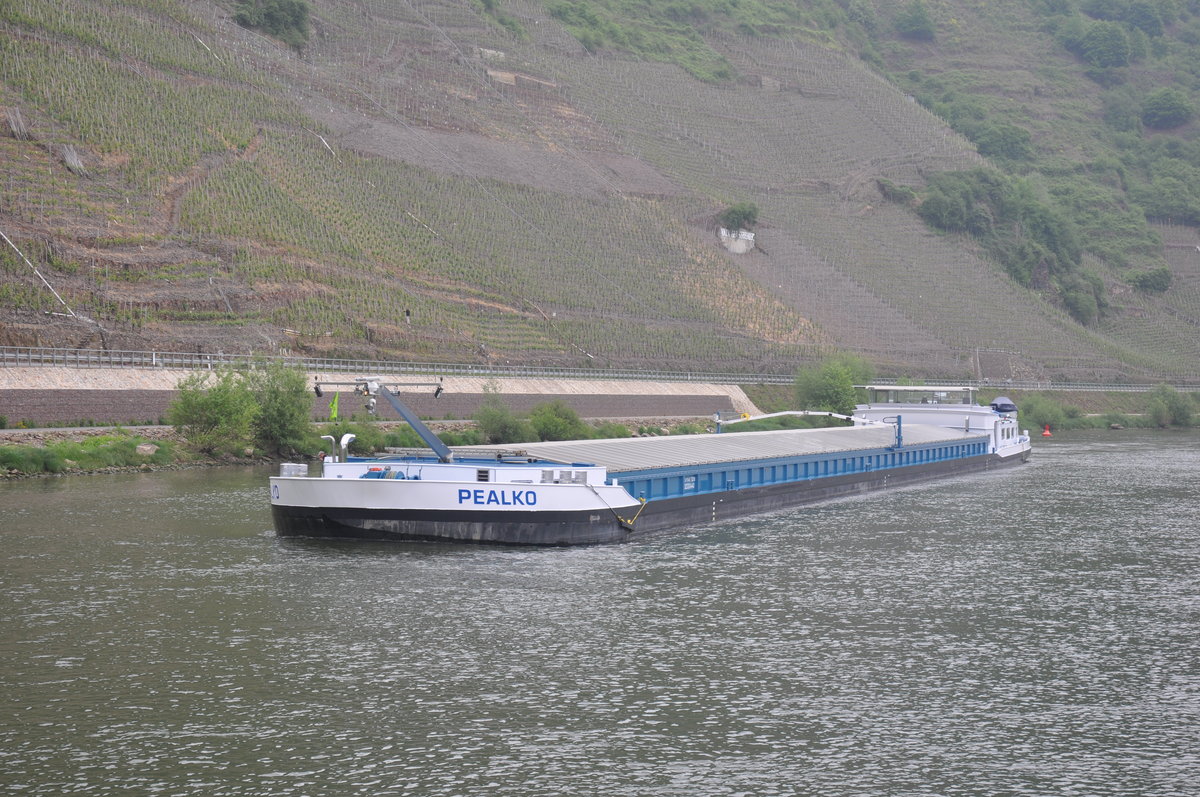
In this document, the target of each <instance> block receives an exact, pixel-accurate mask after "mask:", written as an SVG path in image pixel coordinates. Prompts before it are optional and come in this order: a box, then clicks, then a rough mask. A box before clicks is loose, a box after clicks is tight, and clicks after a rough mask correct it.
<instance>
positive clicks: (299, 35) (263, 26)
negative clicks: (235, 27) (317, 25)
mask: <svg viewBox="0 0 1200 797" xmlns="http://www.w3.org/2000/svg"><path fill="white" fill-rule="evenodd" d="M310 13H311V9H310V8H309V5H308V2H307V0H243V2H241V3H239V4H238V8H237V11H235V12H234V15H233V21H234V22H236V23H237V24H239V25H241V26H242V27H243V28H253V29H255V30H261V31H262V32H263V33H266V34H268V35H270V36H274V37H275V38H277V39H279V40H280V41H282V42H284V43H285V44H288V45H290V46H291V47H292V48H294V49H296V50H299V49H301V48H302V47H304V45H305V43H306V42H308V19H309V14H310Z"/></svg>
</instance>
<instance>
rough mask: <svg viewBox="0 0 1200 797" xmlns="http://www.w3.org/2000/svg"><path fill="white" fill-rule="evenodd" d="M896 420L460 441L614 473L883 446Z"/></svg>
mask: <svg viewBox="0 0 1200 797" xmlns="http://www.w3.org/2000/svg"><path fill="white" fill-rule="evenodd" d="M903 435H904V444H905V445H906V446H907V445H926V444H931V443H955V442H960V441H963V440H971V439H978V438H979V437H980V436H981V435H980V434H979V433H978V432H975V433H971V434H968V433H965V432H962V431H960V430H955V429H947V428H943V427H938V426H929V425H921V424H904V427H903ZM895 442H896V432H895V427H893V426H838V427H830V428H825V429H781V430H776V431H769V432H724V433H722V434H703V435H672V436H665V437H636V438H611V439H602V440H571V441H564V442H543V443H520V444H514V445H511V446H486V445H484V446H454V447H452V450H453V452H454V454H455V456H456V457H464V458H465V457H496V456H504V457H512V456H521V457H524V456H528V457H532V458H536V459H538V460H542V461H545V462H555V463H560V464H573V465H584V464H586V465H602V466H604V467H606V468H607V469H608V473H609V475H616V474H621V473H627V472H631V471H645V470H654V469H661V468H680V467H691V466H700V465H715V464H724V463H733V462H750V461H761V460H769V459H777V458H785V457H799V456H809V455H816V454H837V453H841V452H850V451H863V450H870V449H883V448H887V447H889V446H892V445H894V444H895Z"/></svg>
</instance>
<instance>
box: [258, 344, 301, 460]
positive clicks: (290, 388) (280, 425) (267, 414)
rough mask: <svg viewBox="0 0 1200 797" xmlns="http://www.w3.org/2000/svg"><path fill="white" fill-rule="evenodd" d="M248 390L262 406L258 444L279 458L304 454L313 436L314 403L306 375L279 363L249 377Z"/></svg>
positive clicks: (259, 367)
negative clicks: (293, 454) (297, 453)
mask: <svg viewBox="0 0 1200 797" xmlns="http://www.w3.org/2000/svg"><path fill="white" fill-rule="evenodd" d="M246 386H247V388H248V389H249V391H250V393H251V395H252V396H253V397H254V401H255V402H256V403H257V405H258V412H257V413H256V414H255V416H254V421H253V424H252V429H253V432H254V441H255V443H256V444H257V445H258V446H259V447H261V448H263V449H265V450H267V451H270V452H273V453H276V454H287V453H291V452H299V451H301V450H303V448H304V446H305V442H306V441H307V440H309V439H310V438H311V436H312V402H313V394H312V393H311V392H309V388H308V381H307V376H306V374H305V372H304V371H303V370H302V369H300V368H289V367H288V366H285V365H283V364H282V363H278V362H276V363H270V364H260V365H258V366H257V367H256V368H255V369H254V370H253V371H251V372H250V373H249V374H248V375H247V378H246Z"/></svg>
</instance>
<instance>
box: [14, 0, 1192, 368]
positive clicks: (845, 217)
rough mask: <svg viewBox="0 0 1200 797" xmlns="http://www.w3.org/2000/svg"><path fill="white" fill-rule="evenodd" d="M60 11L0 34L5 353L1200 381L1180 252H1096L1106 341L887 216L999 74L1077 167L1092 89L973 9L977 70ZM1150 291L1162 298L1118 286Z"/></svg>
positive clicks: (552, 13)
mask: <svg viewBox="0 0 1200 797" xmlns="http://www.w3.org/2000/svg"><path fill="white" fill-rule="evenodd" d="M581 5H582V4H575V6H581ZM818 5H820V4H818ZM849 5H850V6H851V7H853V6H856V5H859V6H861V5H862V4H861V3H850V4H849ZM876 5H878V6H879V7H880V8H879V9H877V13H878V14H879V15H880V18H881V19H883V18H885V17H887V15H888V13H893V14H894V13H897V12H898V9H891V10H890V12H889V10H888V9H886V8H884V3H882V2H880V3H877V4H876ZM954 5H955V7H956V8H957V4H954ZM988 5H989V6H990V5H993V4H988ZM72 6H73V9H72V13H71V14H70V15H69V16H64V15H63V14H62V13H61V3H57V2H51V0H18V1H17V2H14V3H10V4H7V5H6V6H4V7H3V8H0V109H3V112H4V116H5V118H4V119H2V120H0V133H4V134H5V135H2V136H0V174H2V175H3V181H2V182H0V231H2V232H4V233H5V234H7V235H8V236H9V238H11V239H12V241H13V243H15V244H16V246H17V247H18V248H19V249H20V251H21V252H22V253H23V254H24V255H25V256H26V257H27V258H28V262H25V260H24V259H22V258H21V257H19V256H18V255H17V254H16V252H15V251H14V250H13V249H10V248H8V247H7V246H5V247H4V249H3V251H0V269H2V273H3V275H4V276H3V279H4V282H3V284H2V285H0V345H34V344H36V345H53V346H67V347H79V346H97V347H99V346H106V347H108V348H137V349H145V348H155V349H175V350H205V351H218V350H222V351H227V352H228V351H256V352H278V351H288V352H292V353H301V354H304V353H311V354H329V355H338V356H369V357H389V358H398V359H422V360H439V361H444V360H453V361H466V362H476V361H477V362H499V363H505V362H512V363H518V362H519V363H547V364H551V363H556V364H572V365H585V364H586V365H594V366H597V367H608V366H634V367H643V368H687V369H693V370H695V369H704V370H744V371H762V370H769V371H783V372H786V371H790V370H791V369H793V368H795V366H796V365H797V364H798V363H799V362H802V361H805V360H811V359H813V358H816V357H821V356H824V355H826V354H828V353H830V352H833V351H838V350H845V351H852V352H856V353H859V354H862V355H864V356H866V357H868V358H870V359H872V360H873V361H875V362H877V363H878V364H879V366H880V367H881V368H882V369H884V370H887V371H889V372H895V373H898V374H909V375H928V376H940V377H965V376H986V377H989V378H994V379H1004V378H1028V377H1037V378H1048V377H1054V378H1070V379H1150V378H1172V379H1184V378H1194V377H1196V375H1197V374H1200V344H1198V342H1197V336H1196V335H1195V334H1194V333H1195V328H1196V324H1197V323H1200V295H1198V291H1200V283H1198V282H1197V280H1198V279H1200V277H1198V276H1197V274H1198V273H1200V272H1198V269H1200V250H1196V255H1197V257H1196V259H1194V260H1193V259H1191V258H1190V257H1189V256H1188V255H1187V251H1189V250H1188V249H1187V248H1186V247H1187V245H1188V244H1189V243H1190V242H1191V241H1192V240H1196V239H1195V233H1194V230H1193V229H1192V228H1191V227H1184V228H1180V227H1174V228H1165V227H1164V228H1162V230H1163V234H1164V235H1166V236H1167V238H1168V243H1167V245H1166V247H1165V248H1164V247H1163V246H1162V245H1161V244H1160V243H1159V242H1158V240H1157V236H1156V235H1155V234H1154V232H1153V231H1150V236H1151V237H1152V238H1154V239H1155V240H1153V241H1152V242H1151V244H1149V245H1148V246H1146V247H1145V251H1142V252H1132V253H1131V250H1130V249H1129V248H1128V247H1127V246H1126V248H1125V249H1124V250H1122V251H1123V255H1122V259H1121V260H1120V262H1117V260H1116V259H1114V258H1111V257H1110V258H1109V259H1107V260H1106V259H1105V258H1106V257H1108V255H1107V254H1106V253H1105V252H1099V253H1094V252H1090V250H1089V253H1086V254H1085V260H1086V262H1087V263H1088V264H1090V268H1091V269H1092V271H1093V273H1095V274H1097V275H1099V279H1100V280H1101V281H1103V282H1104V283H1105V284H1106V285H1107V286H1108V290H1107V293H1106V296H1107V303H1108V308H1107V309H1106V312H1105V313H1104V314H1103V315H1101V316H1099V317H1097V318H1096V319H1094V320H1092V321H1090V322H1089V323H1088V324H1086V325H1084V324H1080V323H1078V322H1077V321H1076V320H1075V319H1073V318H1072V317H1071V316H1070V315H1069V314H1068V312H1067V309H1069V308H1068V307H1067V305H1066V304H1065V303H1064V302H1063V300H1062V295H1061V293H1060V292H1059V289H1058V288H1057V287H1056V285H1055V284H1051V283H1047V284H1045V285H1041V286H1038V285H1034V286H1031V287H1033V288H1035V289H1036V290H1029V289H1027V288H1026V287H1025V286H1022V285H1021V284H1019V283H1018V282H1017V281H1014V279H1013V278H1012V277H1010V276H1009V274H1008V273H1007V272H1006V270H1005V267H1004V266H1003V264H1002V263H1000V262H998V261H997V260H996V259H995V258H994V256H993V254H992V253H991V252H990V251H989V250H988V249H987V248H986V247H985V246H983V245H982V244H981V243H980V242H978V241H977V240H975V239H974V238H972V237H970V236H967V235H962V234H946V233H937V232H934V231H932V230H930V229H929V228H928V227H926V226H925V224H924V223H923V222H922V221H921V220H920V218H919V217H918V216H917V214H916V213H915V212H914V207H913V206H912V205H905V204H902V203H896V202H890V201H887V200H885V199H884V198H883V195H882V194H881V191H880V186H881V185H883V184H885V183H884V182H881V181H886V184H895V185H900V186H909V187H912V188H913V189H915V190H917V191H920V190H921V189H922V188H923V186H924V184H925V181H926V180H927V179H928V177H929V176H930V175H932V174H936V173H938V172H945V171H953V170H962V169H971V168H975V167H978V166H986V165H988V164H989V163H990V161H988V160H987V159H985V158H983V157H981V156H980V154H979V153H978V151H977V149H978V146H979V145H978V143H972V141H970V140H968V139H967V138H966V137H964V136H963V135H960V134H959V133H957V132H955V131H954V130H952V129H951V128H950V127H948V126H947V124H946V122H945V121H944V120H943V119H942V118H939V117H937V116H934V115H933V114H932V113H930V111H929V110H927V109H926V108H925V107H923V106H922V104H920V103H918V102H916V101H914V97H915V96H916V95H918V94H920V91H919V90H918V89H920V88H921V87H924V88H926V89H929V90H930V91H933V89H932V88H930V87H931V86H932V83H930V80H931V79H932V76H935V75H940V76H941V78H940V79H942V80H947V77H946V75H947V74H949V73H950V72H951V71H952V70H958V72H962V73H964V74H965V70H966V68H967V66H968V65H974V66H975V67H976V68H980V67H981V66H982V67H986V68H987V69H988V74H994V75H1002V76H1004V82H1003V84H1000V83H999V82H998V83H997V85H996V86H995V87H994V91H992V93H991V94H990V95H988V96H992V97H994V98H996V99H995V102H996V103H1002V102H1008V103H1009V106H1004V107H1001V106H1000V105H997V110H994V111H993V113H1001V112H1003V113H1005V114H1008V117H1006V118H1010V117H1011V118H1017V116H1018V115H1019V114H1024V116H1021V117H1020V118H1022V119H1028V120H1029V127H1030V128H1031V129H1033V131H1034V141H1035V145H1036V146H1037V147H1048V148H1051V149H1053V150H1055V151H1056V152H1057V153H1059V154H1058V155H1057V157H1058V158H1059V159H1061V160H1063V161H1071V162H1075V161H1074V160H1073V159H1079V158H1082V157H1084V156H1085V155H1087V153H1084V152H1083V150H1086V149H1088V147H1089V146H1092V145H1091V144H1089V143H1088V139H1087V136H1086V135H1084V134H1082V133H1079V132H1078V131H1076V134H1075V135H1071V133H1070V129H1069V128H1068V126H1067V125H1066V123H1065V122H1063V121H1062V119H1063V118H1064V117H1067V116H1070V115H1071V114H1079V115H1083V116H1086V115H1087V114H1089V113H1098V111H1096V110H1095V108H1096V107H1098V105H1097V104H1098V103H1099V102H1100V99H1099V93H1100V92H1099V91H1095V92H1092V93H1093V94H1095V95H1096V96H1095V97H1093V98H1092V100H1093V101H1094V102H1093V101H1089V99H1088V97H1087V92H1086V91H1083V90H1082V89H1081V90H1080V91H1081V93H1080V94H1078V95H1075V94H1071V93H1070V92H1071V91H1075V90H1076V89H1077V88H1078V87H1080V86H1086V84H1087V83H1088V79H1087V78H1086V77H1084V76H1082V70H1080V69H1078V68H1077V67H1074V66H1072V56H1071V55H1070V53H1068V52H1066V51H1060V50H1056V49H1054V48H1053V47H1052V46H1051V44H1052V42H1051V44H1047V43H1046V42H1047V41H1049V40H1047V39H1046V38H1045V37H1044V36H1043V37H1041V38H1037V37H1031V36H1028V35H1026V36H1024V39H1023V38H1022V33H1023V32H1026V33H1027V31H1025V29H1024V28H1023V26H1026V27H1028V26H1034V28H1031V29H1035V27H1036V26H1035V23H1036V16H1035V15H1033V14H1032V12H1029V11H1027V10H1024V11H1020V12H1014V13H999V12H997V13H998V16H994V18H993V17H992V16H988V15H987V13H986V12H985V11H983V10H979V9H983V8H984V5H983V4H979V9H976V10H975V11H971V12H970V13H971V14H975V17H971V18H969V19H956V21H955V23H954V24H955V26H957V27H954V28H953V30H955V31H959V30H963V31H965V30H966V28H968V27H971V26H973V30H974V31H975V32H973V33H971V34H969V35H968V33H966V32H961V33H959V34H957V36H958V38H952V37H947V36H945V35H944V33H943V28H945V27H946V26H947V25H949V23H948V22H946V20H947V19H949V18H948V17H944V16H942V15H941V14H940V13H935V14H934V16H935V18H937V19H938V20H939V22H938V25H939V28H938V35H939V39H937V40H935V41H932V42H922V43H919V44H912V43H910V42H908V41H907V40H905V39H903V38H901V37H896V36H892V37H891V38H888V37H886V36H880V35H875V36H874V37H873V38H870V39H868V38H864V35H863V34H862V33H861V29H860V28H856V27H853V26H849V25H844V24H843V25H840V26H839V25H836V24H831V23H829V19H834V21H836V19H835V18H834V17H833V16H830V17H829V18H828V19H827V20H826V23H821V22H820V20H818V19H816V18H813V19H808V18H805V19H800V18H795V19H789V20H786V23H787V24H784V23H783V22H777V23H772V24H774V25H775V27H776V28H777V29H776V30H774V31H773V32H772V34H771V35H762V34H761V33H758V32H754V35H751V34H750V33H748V32H747V30H748V29H747V28H746V27H745V25H744V24H743V26H742V27H740V28H739V27H738V26H737V25H726V24H716V22H715V21H714V22H712V23H711V24H704V25H698V26H697V27H695V28H693V27H690V24H689V26H685V27H686V29H687V30H691V31H694V30H702V31H703V32H704V34H705V35H704V37H703V39H696V40H695V41H702V42H703V47H700V46H699V45H697V49H695V50H694V51H691V50H689V51H688V53H687V59H686V60H680V58H679V57H676V56H673V55H671V56H669V57H650V56H648V55H647V54H646V52H641V53H634V52H633V49H634V48H633V46H632V45H631V44H630V43H629V39H628V38H627V37H626V38H622V37H621V36H619V35H617V33H611V34H610V35H611V37H612V39H613V40H612V41H611V42H606V41H600V40H595V39H589V38H588V35H587V32H586V31H584V32H582V33H581V31H580V29H579V27H578V19H580V18H581V17H578V16H572V15H571V14H569V13H567V10H570V9H567V10H564V9H566V5H565V4H562V3H548V4H542V3H538V2H532V1H525V0H516V1H515V2H511V3H504V4H503V6H501V5H500V4H498V3H495V2H489V3H485V4H484V5H482V6H477V5H475V4H474V3H473V2H471V0H433V1H431V2H430V1H427V2H422V3H419V4H408V3H402V4H398V3H393V2H385V1H384V0H320V2H313V3H312V16H311V35H310V37H309V39H308V42H307V44H306V45H304V46H303V48H302V49H301V50H300V51H297V50H296V49H293V48H291V47H289V46H287V45H285V44H283V43H282V42H280V41H278V40H276V39H273V38H270V37H267V36H264V35H262V34H261V33H258V32H255V31H252V30H248V29H246V28H243V27H241V26H240V25H238V24H236V23H235V22H234V20H233V13H234V12H235V11H236V10H237V4H235V3H216V2H208V1H207V0H206V1H204V2H202V1H201V0H194V1H191V2H182V1H181V0H97V2H90V3H87V4H83V3H78V4H72ZM930 6H931V8H932V9H933V10H934V11H935V12H942V11H946V10H947V9H949V7H950V4H947V6H946V8H945V9H943V8H941V7H940V6H935V5H934V4H932V3H931V4H930ZM597 7H599V8H609V13H613V14H619V13H625V14H629V13H632V12H631V11H630V10H629V9H625V10H624V11H622V10H621V9H620V8H617V7H616V5H615V4H613V5H612V6H611V7H608V6H601V5H598V6H597ZM830 8H831V9H833V8H834V7H833V6H832V5H830ZM1022 8H1024V7H1022ZM635 10H636V9H635ZM572 13H574V14H578V13H581V12H579V10H578V9H577V8H576V9H575V11H573V12H572ZM830 13H831V14H832V11H831V12H830ZM960 16H962V15H960ZM583 18H586V17H583ZM626 19H628V17H626ZM821 24H826V26H827V27H828V28H829V30H821V29H820V26H821ZM564 25H565V27H564ZM655 25H658V23H657V22H654V23H653V24H651V22H648V23H646V24H645V25H643V28H644V29H645V30H646V31H648V32H647V33H646V34H645V36H646V37H649V36H651V34H652V33H654V32H655V31H656V30H660V29H661V30H667V31H668V32H669V33H672V35H675V33H678V31H677V30H676V28H674V27H672V26H671V25H667V24H666V23H663V24H662V25H659V27H658V28H655ZM1005 26H1007V27H1005ZM611 30H617V29H616V28H611ZM988 31H990V32H991V34H990V35H989V34H988ZM997 31H1005V35H1006V36H1011V37H1012V40H1013V41H1023V40H1025V39H1029V40H1033V41H1035V42H1040V44H1036V45H1025V44H1023V45H1022V47H1033V49H1032V50H1028V51H1025V50H1021V49H1018V48H1016V47H1013V46H1009V47H1006V46H1005V45H1004V43H1003V42H998V41H995V38H996V32H997ZM660 32H661V31H660ZM618 33H619V31H618ZM680 35H682V34H680ZM684 38H685V39H686V38H687V37H686V36H685V37H684ZM688 40H689V41H691V39H688ZM581 41H582V42H583V44H581ZM664 41H665V40H664ZM672 41H673V40H672ZM622 42H624V43H622ZM668 43H669V42H668ZM584 44H587V45H588V47H585V46H584ZM885 45H886V46H885ZM1038 47H1040V48H1042V49H1041V50H1038V49H1037V48H1038ZM856 48H866V49H868V50H871V52H872V53H873V55H871V59H870V60H874V61H875V62H876V65H877V67H879V68H885V69H890V70H891V72H892V74H896V75H899V77H898V78H897V82H898V83H904V82H905V81H908V82H910V83H912V84H913V85H908V86H898V85H897V83H893V82H889V81H888V80H886V79H884V78H882V77H880V76H879V74H877V73H876V72H874V71H872V70H871V69H869V68H868V67H867V66H866V65H865V64H864V62H863V61H861V60H860V59H859V58H858V57H857V55H859V54H860V53H859V52H856ZM660 49H661V50H662V52H669V51H670V48H669V47H667V46H666V45H662V47H661V48H660ZM1024 58H1030V59H1036V60H1037V63H1038V64H1039V66H1038V67H1036V68H1031V67H1028V66H1025V67H1021V68H1020V69H1018V68H1017V67H1016V66H1015V64H1016V61H1017V60H1020V59H1024ZM1012 59H1016V60H1012ZM956 61H961V62H962V64H958V65H956V64H955V62H956ZM922 64H925V66H924V67H922V66H921V65H922ZM905 69H907V70H908V71H902V70H905ZM922 69H923V70H924V71H922ZM958 72H956V74H957V73H958ZM1051 73H1053V74H1054V75H1056V76H1058V77H1062V76H1063V75H1066V76H1067V77H1066V78H1062V80H1064V81H1066V82H1061V83H1060V82H1055V81H1050V80H1049V78H1047V77H1045V76H1046V75H1047V74H1051ZM714 75H715V77H714ZM955 79H956V80H960V81H967V78H964V77H959V78H955ZM972 79H974V78H972ZM1057 80H1058V78H1056V81H1057ZM997 81H999V78H997ZM967 82H970V81H967ZM1043 85H1053V86H1055V87H1057V88H1061V89H1062V90H1063V92H1064V94H1063V96H1061V97H1057V98H1053V100H1051V99H1048V98H1047V97H1046V96H1045V94H1044V93H1043V91H1042V87H1043ZM1064 87H1065V88H1064ZM1057 88H1056V90H1057ZM906 90H907V91H909V92H910V93H909V94H906ZM939 97H942V95H939ZM1011 97H1024V98H1033V100H1031V101H1030V103H1029V105H1028V108H1026V106H1025V105H1020V104H1019V103H1018V102H1017V100H1014V99H1011ZM920 99H922V102H926V99H925V98H924V97H920ZM942 99H944V97H942ZM1034 100H1036V101H1034ZM939 101H941V100H939ZM1089 102H1091V104H1090V105H1089V104H1088V103H1089ZM926 104H929V103H926ZM1018 111H1019V113H1018ZM1037 114H1040V116H1037V118H1036V120H1035V119H1034V117H1035V115H1037ZM1035 121H1036V123H1035ZM6 123H7V124H6ZM1064 131H1066V132H1064ZM1094 146H1095V147H1096V148H1099V149H1103V147H1101V145H1099V144H1096V145H1094ZM1093 154H1094V153H1093ZM1088 157H1091V155H1088ZM1001 165H1002V166H1003V165H1004V164H1003V163H1001ZM1039 179H1042V178H1039ZM1056 185H1057V184H1055V183H1054V182H1053V181H1046V182H1045V183H1044V185H1043V191H1044V192H1045V193H1046V195H1047V196H1049V195H1050V193H1051V192H1052V191H1053V189H1055V187H1056ZM736 202H753V203H755V204H756V205H757V206H758V208H759V214H758V220H759V223H758V226H757V228H756V234H757V244H758V246H757V248H756V249H755V250H754V251H752V252H751V253H749V254H745V255H732V254H729V253H727V252H726V251H725V250H724V249H723V248H722V247H721V246H720V244H719V242H718V239H717V236H716V228H717V224H716V222H715V217H716V216H717V214H719V213H720V212H721V211H722V210H724V209H725V208H726V207H728V206H729V205H731V204H733V203H736ZM1142 223H1143V225H1144V223H1145V222H1144V219H1143V222H1142ZM1110 226H1111V225H1110ZM1146 229H1147V230H1149V229H1150V228H1148V227H1147V228H1146ZM1085 232H1086V231H1085ZM1198 242H1200V241H1198ZM0 243H2V242H0ZM1110 261H1111V262H1110ZM1159 263H1164V264H1165V263H1169V264H1170V270H1171V271H1172V274H1173V281H1172V283H1171V287H1170V288H1169V289H1168V290H1167V291H1166V292H1165V293H1146V292H1143V291H1137V290H1133V289H1131V288H1129V286H1128V284H1127V283H1126V282H1125V281H1124V279H1123V273H1124V271H1125V270H1127V269H1129V268H1135V267H1136V268H1153V267H1156V266H1157V265H1158V264H1159Z"/></svg>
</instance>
